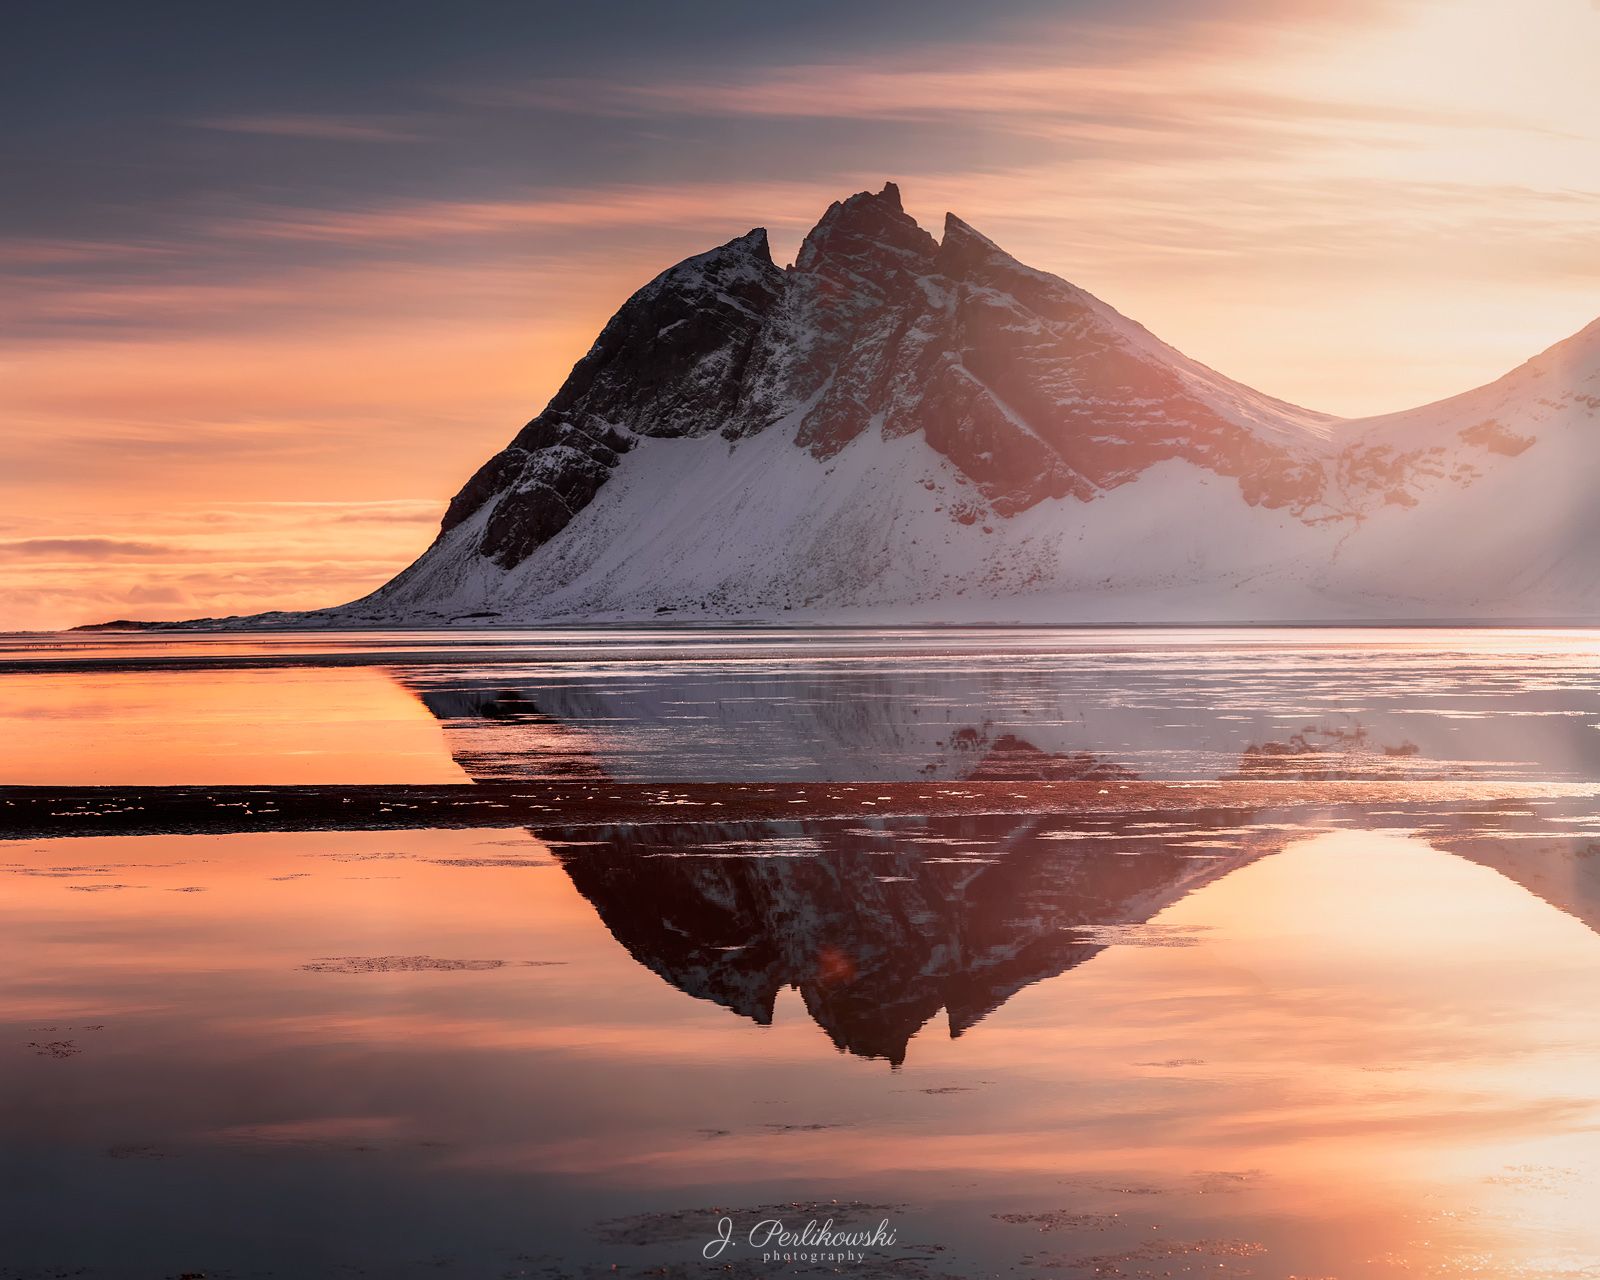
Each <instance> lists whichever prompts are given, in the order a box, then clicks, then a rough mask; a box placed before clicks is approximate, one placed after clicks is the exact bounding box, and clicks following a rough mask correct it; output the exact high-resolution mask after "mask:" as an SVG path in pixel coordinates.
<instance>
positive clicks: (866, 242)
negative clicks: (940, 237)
mask: <svg viewBox="0 0 1600 1280" xmlns="http://www.w3.org/2000/svg"><path fill="white" fill-rule="evenodd" d="M938 249H939V244H938V241H936V240H935V239H934V238H933V237H932V236H930V235H929V234H928V233H927V232H926V231H924V230H923V229H922V228H921V227H920V226H918V225H917V222H916V220H915V219H914V218H912V217H911V216H910V215H909V214H908V213H906V211H905V209H904V207H903V206H902V205H901V203H900V188H899V187H897V186H895V184H894V183H892V182H888V183H885V184H884V187H883V190H882V191H878V192H872V191H860V192H857V193H856V194H855V195H853V196H851V197H849V199H847V200H835V201H834V202H833V203H832V204H831V205H829V206H828V211H827V212H826V213H824V214H823V215H822V219H821V221H819V222H818V223H817V225H816V226H815V227H813V228H812V229H811V232H810V234H809V235H807V236H806V238H805V241H804V243H803V244H801V246H800V252H799V254H798V255H796V257H795V263H794V266H795V270H796V271H797V272H802V273H809V274H824V275H829V274H831V275H834V276H836V277H838V278H839V279H840V280H841V282H848V283H853V284H855V285H857V286H859V287H862V288H865V289H868V290H872V291H877V290H881V288H882V287H883V284H884V281H883V280H882V278H881V277H882V275H883V273H885V272H887V273H889V274H891V275H893V274H894V273H896V272H910V273H912V274H914V275H920V274H925V273H927V272H929V271H931V270H932V269H933V259H934V255H935V254H936V253H937V252H938Z"/></svg>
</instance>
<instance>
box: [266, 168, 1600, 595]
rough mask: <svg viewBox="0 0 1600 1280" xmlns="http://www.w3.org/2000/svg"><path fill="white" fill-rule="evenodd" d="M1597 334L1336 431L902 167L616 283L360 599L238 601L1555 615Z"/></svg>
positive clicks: (1591, 455) (1580, 569)
mask: <svg viewBox="0 0 1600 1280" xmlns="http://www.w3.org/2000/svg"><path fill="white" fill-rule="evenodd" d="M1597 416H1600V322H1597V324H1596V325H1592V326H1590V328H1589V329H1587V330H1585V331H1584V332H1583V333H1581V334H1578V335H1576V336H1575V337H1574V338H1572V339H1569V340H1568V341H1567V342H1565V343H1562V344H1559V345H1558V346H1556V347H1554V348H1552V349H1551V350H1550V351H1548V352H1546V353H1544V355H1542V356H1539V357H1537V358H1535V359H1534V360H1532V361H1530V362H1528V363H1527V364H1526V365H1524V366H1522V367H1521V368H1520V369H1517V370H1515V371H1513V372H1512V373H1510V374H1508V375H1507V376H1506V377H1504V378H1502V379H1500V380H1499V381H1498V382H1495V383H1492V384H1490V385H1489V386H1486V387H1482V388H1479V389H1478V390H1476V391H1471V392H1468V393H1466V394H1465V395H1462V396H1457V397H1455V398H1453V399H1451V400H1446V401H1442V402H1440V403H1439V404H1436V405H1430V406H1426V407H1424V408H1421V409H1416V410H1412V411H1410V412H1408V413H1402V414H1394V415H1390V416H1387V417H1383V418H1375V419H1368V420H1363V421H1343V420H1340V419H1336V418H1332V417H1329V416H1327V415H1323V414H1317V413H1313V412H1311V411H1309V410H1304V409H1299V408H1296V407H1295V406H1292V405H1288V404H1285V403H1283V402H1281V401H1278V400H1275V399H1273V398H1272V397H1269V396H1265V395H1262V394H1261V393H1259V392H1256V391H1254V390H1252V389H1251V388H1249V387H1246V386H1244V385H1242V384H1240V383H1237V382H1233V381H1232V380H1230V379H1228V378H1226V377H1224V376H1223V375H1221V374H1219V373H1216V372H1215V371H1214V370H1211V369H1208V368H1206V367H1205V366H1203V365H1201V364H1199V363H1197V362H1195V361H1193V360H1191V359H1189V358H1188V357H1186V356H1184V355H1182V354H1181V353H1180V352H1178V351H1176V350H1174V349H1173V348H1171V347H1169V346H1167V345H1166V344H1165V343H1163V342H1161V341H1160V340H1159V339H1157V338H1156V337H1154V336H1153V335H1152V334H1150V333H1149V332H1148V331H1147V330H1145V329H1144V328H1143V327H1141V326H1140V325H1138V324H1136V323H1135V322H1133V321H1132V320H1129V319H1127V318H1126V317H1124V316H1122V315H1120V314H1119V313H1118V312H1116V311H1115V310H1113V309H1112V308H1111V307H1109V306H1107V305H1106V304H1105V303H1103V302H1101V301H1100V300H1099V299H1097V298H1094V297H1092V296H1091V295H1089V294H1088V293H1086V292H1084V291H1083V290H1082V289H1079V288H1077V287H1076V286H1074V285H1071V284H1068V283H1067V282H1065V281H1063V280H1059V279H1057V278H1056V277H1054V276H1050V275H1048V274H1046V273H1044V272H1040V271H1036V270H1033V269H1031V268H1029V267H1026V266H1024V265H1023V264H1021V263H1019V262H1017V261H1016V260H1015V259H1014V258H1012V257H1010V256H1009V255H1008V254H1006V253H1005V252H1004V251H1003V250H1001V249H1000V248H999V247H997V246H996V245H995V244H994V243H993V242H992V241H990V240H988V239H986V238H985V237H983V236H982V235H980V234H979V233H978V232H976V231H975V230H973V229H972V228H971V227H969V226H968V225H967V224H966V223H964V222H962V221H961V220H960V219H958V218H956V217H954V216H953V215H952V216H950V217H949V218H948V219H947V222H946V226H945V228H944V237H943V239H942V240H935V239H934V238H933V237H932V236H931V235H929V234H928V233H927V232H926V231H924V230H923V229H922V228H921V227H919V226H918V225H917V224H916V223H915V222H914V221H913V220H912V219H911V218H910V217H909V216H908V215H907V214H906V213H905V212H904V210H903V209H902V207H901V204H900V196H899V192H898V190H897V189H896V188H895V187H894V185H893V184H892V183H891V184H889V185H887V186H886V187H885V188H884V189H883V190H882V191H881V192H877V193H871V192H863V193H860V194H858V195H855V196H851V197H850V198H849V199H848V200H844V201H841V202H838V203H835V204H834V205H833V206H832V207H831V208H830V209H829V210H828V211H827V213H826V214H825V215H824V216H823V218H822V220H821V222H819V223H818V225H817V227H816V228H815V229H814V230H813V231H812V232H811V233H810V234H809V235H808V236H807V237H806V240H805V242H804V244H803V245H802V247H801V249H800V252H799V254H798V256H797V258H796V261H795V264H794V265H793V266H792V267H789V268H786V269H784V268H779V267H778V266H776V265H775V264H774V263H773V262H772V259H771V256H770V253H769V251H768V247H767V240H766V235H765V233H764V232H762V231H760V230H759V229H758V230H755V231H751V232H749V233H748V234H746V235H743V236H740V237H738V238H736V239H734V240H731V241H729V242H728V243H727V244H724V245H722V246H720V247H719V248H717V249H714V250H712V251H710V252H708V253H705V254H701V255H698V256H696V257H694V258H690V259H688V260H687V261H685V262H683V263H680V264H679V265H678V266H676V267H673V268H672V269H670V270H669V271H667V272H664V273H663V274H662V275H660V276H658V277H657V278H656V279H655V280H653V281H651V282H650V283H649V284H647V285H646V286H645V287H644V288H642V289H641V290H639V292H638V293H636V294H635V295H634V296H633V297H632V298H630V299H629V300H628V301H627V303H625V304H624V306H623V307H622V309H621V310H620V311H618V313H617V315H616V316H615V317H614V318H613V319H612V320H611V322H610V323H609V324H607V326H606V328H605V329H604V331H603V332H602V333H601V335H600V337H599V338H598V340H597V341H596V343H595V345H594V347H593V348H592V349H591V350H590V352H589V353H588V354H587V355H586V356H585V357H584V358H583V360H581V361H580V362H579V363H578V365H577V366H576V367H575V368H574V369H573V372H572V374H571V375H570V377H569V378H568V380H567V382H566V383H565V384H564V385H563V386H562V388H561V389H560V391H558V392H557V394H556V396H555V397H554V398H553V399H552V400H551V402H550V404H549V405H548V406H547V408H546V409H545V410H544V412H543V413H541V414H540V415H539V416H538V417H536V418H535V419H533V421H532V422H530V423H529V424H528V425H527V426H526V427H524V428H523V429H522V431H521V432H519V433H518V435H517V436H516V438H515V439H514V440H513V441H512V442H511V444H510V445H508V446H507V448H506V449H505V450H503V451H502V452H501V453H499V454H497V455H496V456H495V457H494V458H492V459H490V460H489V462H487V463H486V464H485V465H484V466H483V467H482V468H481V469H480V470H479V471H478V472H477V473H476V474H475V475H474V476H473V477H472V478H471V479H470V480H469V481H468V482H467V484H466V485H465V486H464V487H463V488H462V490H461V492H460V493H459V494H457V495H456V497H455V498H454V499H453V500H452V501H451V503H450V505H449V508H448V510H447V511H446V513H445V517H444V521H443V524H442V527H441V530H440V534H439V537H438V539H437V541H436V542H435V543H434V545H433V546H432V547H431V548H430V549H429V550H428V551H427V552H426V553H425V554H424V555H423V556H422V557H421V558H420V559H419V560H418V561H417V562H416V563H415V564H414V565H412V566H411V567H410V568H409V569H407V570H406V571H405V572H403V573H402V574H400V575H399V576H398V577H396V578H395V579H394V580H393V581H392V582H391V583H389V584H388V585H387V586H385V587H383V588H381V589H380V590H379V591H377V592H375V593H374V594H373V595H371V596H368V597H367V598H365V599H363V600H360V601H356V602H355V603H353V604H351V605H347V606H344V607H342V608H340V609H335V610H325V611H319V612H318V613H314V614H310V615H297V616H294V617H292V618H291V617H288V616H286V615H271V616H268V617H265V618H262V619H259V620H255V621H256V622H257V623H258V624H261V625H265V624H278V625H281V624H282V623H284V622H295V623H299V624H302V625H364V624H365V625H374V624H375V625H384V624H396V623H448V622H451V621H471V622H476V623H482V622H485V621H494V620H502V621H508V622H517V621H533V620H542V619H617V620H623V619H640V618H654V617H673V618H686V619H688V618H771V617H777V616H780V615H782V616H801V617H806V618H810V619H813V620H855V619H868V618H870V619H875V620H876V619H885V618H894V619H904V620H921V621H1059V622H1074V621H1080V622H1094V621H1130V622H1138V621H1219V622H1224V621H1231V622H1252V621H1291V620H1307V621H1309V620H1366V619H1372V620H1378V619H1416V620H1421V619H1429V618H1449V619H1460V620H1467V619H1474V618H1482V619H1519V620H1529V619H1537V618H1562V619H1574V618H1579V617H1596V616H1600V587H1597V582H1596V576H1597V575H1596V573H1595V572H1594V570H1593V569H1592V568H1591V563H1592V561H1593V555H1592V549H1593V548H1595V547H1596V546H1600V541H1597V539H1600V506H1597V504H1594V503H1592V502H1591V501H1588V500H1587V498H1586V495H1585V494H1584V492H1583V490H1582V485H1583V480H1584V478H1585V477H1586V476H1588V475H1592V474H1595V465H1596V463H1597V462H1600V457H1597V456H1596V448H1597V440H1600V432H1597V430H1596V427H1597V423H1596V418H1597Z"/></svg>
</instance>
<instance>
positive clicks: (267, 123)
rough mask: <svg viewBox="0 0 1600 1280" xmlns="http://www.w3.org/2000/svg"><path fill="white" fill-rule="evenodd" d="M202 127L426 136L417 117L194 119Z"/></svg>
mask: <svg viewBox="0 0 1600 1280" xmlns="http://www.w3.org/2000/svg"><path fill="white" fill-rule="evenodd" d="M194 123H195V124H196V125H197V126H199V127H200V128H202V129H216V130H220V131H222V132H224V133H249V134H257V135H260V136H263V137H272V138H301V139H306V140H311V141H317V142H417V141H420V140H421V139H422V138H423V137H425V136H426V134H425V132H424V131H423V129H422V127H421V126H422V123H423V122H422V121H421V120H420V119H418V118H417V117H414V116H408V117H401V116H321V115H263V116H220V117H217V118H215V119H211V120H196V121H195V122H194Z"/></svg>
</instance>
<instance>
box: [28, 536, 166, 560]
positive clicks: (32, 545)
mask: <svg viewBox="0 0 1600 1280" xmlns="http://www.w3.org/2000/svg"><path fill="white" fill-rule="evenodd" d="M172 551H173V548H171V547H167V546H163V545H161V544H160V543H157V542H136V541H132V540H130V539H127V538H93V537H90V538H13V539H10V540H7V541H0V555H13V556H38V557H42V558H49V559H60V558H62V557H67V558H71V559H84V560H110V559H123V558H126V557H130V556H131V557H133V558H135V559H142V558H146V557H150V556H166V555H170V554H172Z"/></svg>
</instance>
